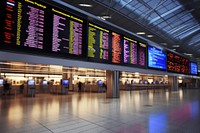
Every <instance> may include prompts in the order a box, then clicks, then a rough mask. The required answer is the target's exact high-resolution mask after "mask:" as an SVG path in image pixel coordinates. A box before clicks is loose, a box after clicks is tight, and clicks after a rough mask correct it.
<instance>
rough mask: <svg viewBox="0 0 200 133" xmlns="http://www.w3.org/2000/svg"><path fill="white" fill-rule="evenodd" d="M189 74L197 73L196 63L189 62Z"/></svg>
mask: <svg viewBox="0 0 200 133" xmlns="http://www.w3.org/2000/svg"><path fill="white" fill-rule="evenodd" d="M190 74H193V75H197V74H198V67H197V63H195V62H190Z"/></svg>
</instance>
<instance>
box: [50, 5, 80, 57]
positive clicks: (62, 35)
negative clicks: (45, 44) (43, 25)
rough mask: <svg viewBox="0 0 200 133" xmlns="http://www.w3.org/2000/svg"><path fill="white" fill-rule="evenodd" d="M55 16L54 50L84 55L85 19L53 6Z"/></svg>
mask: <svg viewBox="0 0 200 133" xmlns="http://www.w3.org/2000/svg"><path fill="white" fill-rule="evenodd" d="M51 12H52V16H53V26H52V29H53V32H52V51H54V52H60V53H64V54H73V55H82V45H83V20H82V19H79V18H77V17H75V16H73V15H70V14H68V13H66V12H64V11H61V10H59V9H55V8H51Z"/></svg>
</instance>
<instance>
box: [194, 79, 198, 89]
mask: <svg viewBox="0 0 200 133" xmlns="http://www.w3.org/2000/svg"><path fill="white" fill-rule="evenodd" d="M198 85H199V80H198V79H195V89H197V88H198V87H199V86H198Z"/></svg>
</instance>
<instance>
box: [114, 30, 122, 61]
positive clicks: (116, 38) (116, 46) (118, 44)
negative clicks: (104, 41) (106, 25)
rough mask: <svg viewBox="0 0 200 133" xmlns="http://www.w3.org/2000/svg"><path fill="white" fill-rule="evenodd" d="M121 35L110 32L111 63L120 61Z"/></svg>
mask: <svg viewBox="0 0 200 133" xmlns="http://www.w3.org/2000/svg"><path fill="white" fill-rule="evenodd" d="M121 52H122V46H121V36H120V34H117V33H115V32H112V62H113V63H117V64H119V63H121V54H122V53H121Z"/></svg>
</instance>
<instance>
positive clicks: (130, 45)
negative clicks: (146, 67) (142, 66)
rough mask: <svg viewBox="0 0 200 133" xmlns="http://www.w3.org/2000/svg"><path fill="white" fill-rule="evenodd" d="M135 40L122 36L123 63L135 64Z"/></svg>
mask: <svg viewBox="0 0 200 133" xmlns="http://www.w3.org/2000/svg"><path fill="white" fill-rule="evenodd" d="M137 57H138V56H137V41H135V40H133V39H130V38H127V37H124V63H129V64H137V63H138V61H137Z"/></svg>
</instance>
